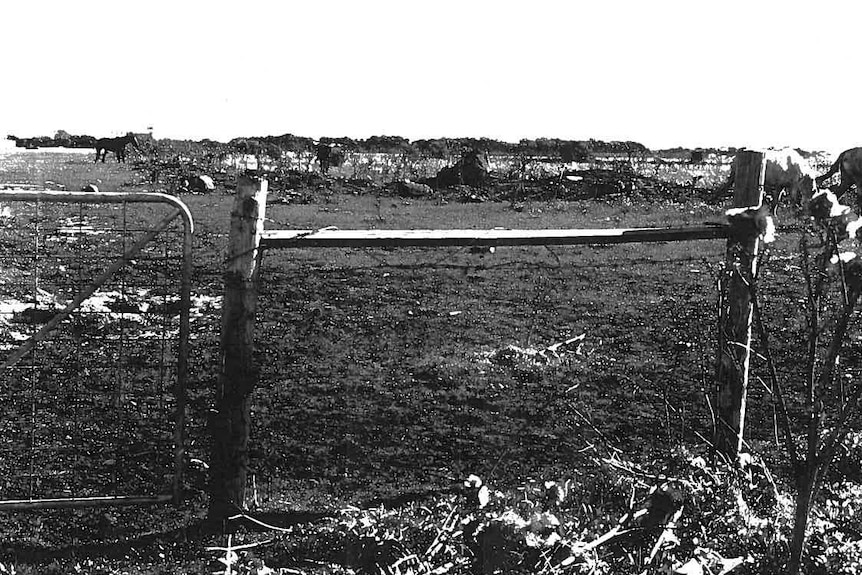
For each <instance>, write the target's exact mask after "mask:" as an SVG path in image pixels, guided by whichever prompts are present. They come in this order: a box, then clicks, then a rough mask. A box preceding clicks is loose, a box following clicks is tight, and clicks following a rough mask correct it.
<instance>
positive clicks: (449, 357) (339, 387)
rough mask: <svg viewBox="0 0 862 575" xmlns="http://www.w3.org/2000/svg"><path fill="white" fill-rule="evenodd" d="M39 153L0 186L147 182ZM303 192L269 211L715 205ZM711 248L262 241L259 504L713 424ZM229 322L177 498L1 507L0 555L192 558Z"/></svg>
mask: <svg viewBox="0 0 862 575" xmlns="http://www.w3.org/2000/svg"><path fill="white" fill-rule="evenodd" d="M40 161H42V160H40ZM46 162H47V160H46ZM37 165H38V166H41V167H36V168H34V167H33V166H32V165H31V166H30V167H25V166H22V165H21V164H20V163H16V164H14V165H13V166H11V167H8V166H7V169H6V171H5V172H3V171H0V178H2V179H0V183H12V182H16V181H20V180H26V183H31V184H36V185H39V184H42V185H45V181H46V180H50V181H60V180H61V179H62V178H63V177H64V176H63V173H66V175H65V177H66V179H67V180H69V183H68V184H67V185H69V186H70V187H69V189H72V188H71V186H75V185H78V184H80V183H81V182H83V181H86V180H88V179H95V177H96V176H100V177H101V179H102V180H103V181H105V182H111V184H108V185H106V187H111V186H114V187H116V188H117V189H121V188H122V189H152V187H151V184H149V183H148V182H147V181H146V175H145V174H139V173H136V172H134V171H132V170H129V169H127V168H125V167H119V166H116V165H109V167H104V166H101V165H99V166H95V167H92V166H91V165H90V164H89V160H88V159H87V158H86V157H82V158H76V157H71V158H65V157H64V159H63V161H62V162H61V163H59V164H55V165H54V167H53V168H51V167H50V166H48V164H44V163H43V164H38V163H37ZM52 170H54V173H51V171H52ZM58 170H59V171H60V172H61V173H60V174H57V173H56V172H57V171H58ZM92 170H101V171H102V172H98V173H97V172H94V171H92ZM49 174H50V175H49ZM61 183H62V182H61ZM490 192H491V193H488V194H486V195H487V196H493V195H494V194H493V190H491V191H490ZM297 194H298V196H297V197H301V198H303V202H302V203H301V204H300V203H290V202H289V201H284V196H283V194H282V195H279V194H277V193H274V194H273V200H274V202H273V203H272V204H271V205H270V206H269V207H268V213H267V216H268V218H269V221H268V223H267V227H268V228H292V229H309V228H310V229H313V228H320V227H324V226H329V225H337V226H339V227H341V228H349V227H355V228H367V227H380V228H422V227H429V228H431V227H493V226H494V225H502V226H505V227H513V228H514V227H548V228H554V227H623V226H647V225H672V224H676V223H701V222H704V221H721V219H722V217H721V209H722V208H721V206H716V205H709V204H706V203H704V202H703V201H701V200H700V199H698V198H691V199H683V200H680V199H678V198H673V199H661V198H658V197H656V196H655V193H654V190H652V189H650V193H649V194H640V195H638V194H635V196H634V197H628V196H626V195H625V194H616V195H614V196H612V197H609V198H598V199H580V200H574V201H562V200H561V199H559V198H557V199H553V198H552V199H548V198H542V199H539V200H533V199H529V198H528V199H526V201H525V202H524V203H522V202H515V201H512V200H511V199H508V200H501V201H490V200H488V201H482V202H476V203H466V202H455V201H447V200H446V199H445V198H443V199H441V198H439V197H438V198H429V199H422V198H402V197H393V196H392V195H391V194H389V193H383V192H382V191H378V192H375V191H373V190H372V191H367V190H357V189H355V187H350V186H347V185H346V184H344V183H339V182H335V183H334V184H333V185H331V186H330V185H327V184H326V183H325V182H324V188H323V189H322V190H321V189H319V188H314V189H300V190H298V191H297ZM309 198H311V201H309ZM183 199H184V200H186V201H187V202H188V205H189V207H190V209H191V210H192V213H193V214H194V217H195V220H196V226H197V231H196V237H195V249H196V253H197V255H196V258H195V271H194V278H193V291H194V292H195V293H197V294H200V295H206V296H213V297H217V296H219V295H221V293H222V291H223V286H222V284H221V265H222V258H223V253H224V249H225V242H226V238H227V230H228V225H227V222H228V219H229V214H230V209H231V205H232V201H233V199H232V197H231V190H229V189H224V188H221V189H217V190H216V191H215V192H214V193H212V194H210V195H189V196H187V197H184V198H183ZM791 245H792V242H791V240H789V239H788V240H787V243H785V244H783V245H779V246H777V247H776V254H777V255H776V261H778V262H779V263H781V265H779V266H778V267H777V268H776V269H775V271H771V272H770V273H772V274H775V275H776V276H780V275H781V274H788V275H789V274H792V273H794V268H793V262H792V261H791V260H782V258H783V257H785V256H784V255H783V253H784V252H782V250H786V249H788V247H789V246H791ZM723 254H724V246H723V242H721V241H701V242H691V243H688V244H665V243H659V244H651V245H624V246H611V247H601V246H593V247H589V246H585V247H576V248H553V249H551V248H500V249H498V250H496V251H495V252H494V253H489V252H480V251H476V250H472V251H471V250H470V249H466V248H465V249H455V248H441V249H434V250H425V249H405V250H398V251H394V250H360V249H354V250H350V249H333V250H319V249H317V250H316V249H308V250H281V251H272V252H268V253H266V254H265V256H264V267H263V274H262V281H261V285H260V308H259V314H258V320H257V321H258V325H257V332H256V348H257V349H256V354H257V355H256V357H257V360H258V364H259V366H260V369H261V378H260V379H261V382H260V386H259V388H258V390H257V391H256V392H255V395H254V402H253V415H252V420H253V432H252V439H251V447H250V449H251V459H252V469H251V471H252V481H251V486H250V490H249V493H248V503H249V505H250V506H251V507H252V508H254V509H257V510H259V511H261V512H267V513H269V514H270V515H269V516H270V517H272V519H273V521H283V522H290V521H295V520H296V519H297V518H302V517H315V516H318V515H323V514H331V513H335V512H337V510H339V509H342V508H344V507H346V506H358V507H366V506H374V505H377V504H380V503H381V502H387V503H390V504H393V503H398V502H403V501H407V500H411V499H418V498H422V497H426V496H429V495H432V496H433V495H435V494H436V495H439V494H445V493H449V492H452V491H453V490H455V489H457V488H458V486H459V485H461V483H462V482H463V480H464V478H465V477H467V476H468V475H470V474H476V475H478V476H480V477H482V478H485V479H486V480H487V481H492V482H493V483H494V484H495V485H497V486H499V487H500V488H513V489H514V488H517V486H518V485H520V484H523V483H524V482H525V481H528V480H531V479H532V480H545V479H554V480H565V479H567V478H578V477H586V476H589V475H595V473H596V469H595V468H594V466H593V465H592V463H591V462H592V461H593V460H594V459H593V458H594V456H595V455H596V454H597V453H610V452H614V451H616V450H618V451H619V452H625V453H626V454H628V455H629V456H631V457H634V458H636V459H638V460H644V461H649V460H653V461H654V460H656V459H657V458H658V459H660V458H661V457H662V454H664V453H666V452H667V451H668V449H669V448H670V447H671V446H673V445H678V444H686V443H688V444H701V445H703V442H704V440H705V439H706V438H709V437H710V436H711V433H712V432H711V424H710V422H711V417H710V402H709V398H710V394H711V392H712V383H711V381H712V379H711V378H712V373H713V370H714V345H715V342H714V336H715V329H716V328H715V325H716V311H715V310H716V291H715V280H716V277H717V274H718V271H717V270H718V264H719V262H720V261H721V258H722V257H723ZM782 266H783V267H782ZM776 285H781V283H780V282H776ZM787 289H789V288H786V287H779V288H776V290H777V291H776V292H774V294H775V295H776V297H775V298H774V300H770V301H775V302H778V301H787V298H786V297H782V298H778V297H777V296H778V295H782V296H784V295H786V293H781V292H784V291H786V290H787ZM773 312H774V313H775V317H776V318H777V321H778V324H779V326H780V327H779V328H778V329H777V331H776V334H777V339H778V340H779V341H782V340H783V341H785V342H792V341H793V339H794V338H795V337H796V334H795V332H794V331H793V325H794V324H793V315H794V314H793V311H792V310H789V309H787V308H786V307H785V304H776V307H774V308H773ZM219 326H220V316H219V310H218V309H217V308H214V309H211V310H209V311H208V312H207V314H205V315H204V317H203V318H201V320H200V321H199V322H198V323H197V324H196V331H195V333H194V334H193V341H192V355H191V359H190V370H191V372H190V379H191V381H190V397H189V442H188V446H187V455H188V459H189V462H192V461H194V462H195V463H190V464H189V470H188V474H187V479H186V481H187V501H186V503H185V504H184V505H183V506H182V507H181V508H180V509H173V508H152V509H147V510H145V511H138V510H134V509H122V510H109V511H96V512H87V511H74V512H69V511H50V512H38V513H36V512H33V513H23V514H18V515H11V516H10V515H0V528H2V529H3V531H4V532H5V533H7V537H6V538H5V540H4V542H3V543H2V546H0V551H2V555H5V556H6V557H7V558H10V557H11V558H13V559H15V560H16V561H19V562H20V561H26V562H29V561H33V562H36V563H42V564H47V563H50V562H51V561H60V564H62V565H67V564H68V563H65V562H66V561H68V560H69V558H70V557H72V558H74V559H75V560H80V559H81V558H82V557H87V556H90V557H91V558H92V557H94V556H95V557H102V558H104V559H105V560H108V559H109V558H110V557H112V556H113V554H116V555H117V557H118V559H117V560H121V562H122V561H126V562H133V563H134V562H138V563H140V564H143V563H146V562H147V561H151V562H153V563H154V564H159V563H160V562H164V561H165V559H164V556H165V554H167V555H168V556H169V557H171V558H172V559H173V560H175V561H182V560H189V556H192V555H195V554H197V553H199V547H194V546H192V547H188V546H184V545H182V544H180V542H181V541H184V540H185V539H186V537H188V536H189V529H191V528H192V527H190V526H194V525H196V523H197V521H198V520H199V519H200V518H201V516H202V513H203V511H204V505H205V497H204V490H205V487H206V479H207V476H206V471H205V462H206V461H207V460H208V459H209V452H208V438H207V437H208V436H207V419H208V416H209V410H210V408H211V405H212V402H211V400H212V389H213V384H214V382H215V380H216V378H217V376H218V365H217V364H218V361H217V359H218V338H219ZM792 355H793V351H792V349H790V348H789V347H788V348H782V351H780V352H779V360H780V361H781V362H782V365H783V366H784V367H786V368H787V369H789V370H792V369H793V367H792V364H793V361H792ZM751 395H752V409H751V410H750V412H749V417H750V419H749V426H750V427H749V429H750V430H751V437H752V438H753V439H758V440H769V439H770V437H771V434H772V427H771V426H772V412H771V408H768V407H766V406H765V405H763V404H762V403H759V401H760V400H762V398H763V391H762V390H761V389H752V394H751ZM70 528H71V529H73V531H72V532H70V530H69V529H70ZM109 533H110V536H109V539H110V541H106V535H107V534H109ZM121 541H122V542H125V543H124V544H123V545H119V544H118V542H121ZM111 544H113V545H115V551H109V548H110V545H111ZM118 545H119V546H118ZM160 549H161V550H160ZM160 554H161V557H160ZM0 573H2V571H0Z"/></svg>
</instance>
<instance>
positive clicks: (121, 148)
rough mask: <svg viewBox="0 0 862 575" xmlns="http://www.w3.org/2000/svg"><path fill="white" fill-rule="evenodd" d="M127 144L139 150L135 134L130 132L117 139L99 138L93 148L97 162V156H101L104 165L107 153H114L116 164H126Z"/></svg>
mask: <svg viewBox="0 0 862 575" xmlns="http://www.w3.org/2000/svg"><path fill="white" fill-rule="evenodd" d="M128 144H131V145H133V146H134V147H136V148H140V147H141V146H140V144H138V139H137V138H136V137H135V134H133V133H132V132H129V133H127V134H126V135H125V136H120V137H119V138H100V139H98V140H96V144H95V148H96V160H95V161H94V163H95V162H98V161H99V154H101V156H102V163H103V164H104V163H105V156H107V155H108V152H114V155H115V156H116V157H117V162H122V163H125V162H126V146H127V145H128Z"/></svg>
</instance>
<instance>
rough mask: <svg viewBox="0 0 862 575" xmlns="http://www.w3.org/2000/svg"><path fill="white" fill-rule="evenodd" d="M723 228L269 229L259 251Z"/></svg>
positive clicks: (638, 236)
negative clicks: (264, 249)
mask: <svg viewBox="0 0 862 575" xmlns="http://www.w3.org/2000/svg"><path fill="white" fill-rule="evenodd" d="M727 231H728V227H727V226H726V225H723V224H716V225H707V226H684V227H675V228H608V229H569V230H565V229H562V230H561V229H556V230H509V229H491V230H338V229H329V228H323V229H320V230H269V231H264V232H263V234H262V236H261V242H260V245H261V247H263V248H299V247H320V248H323V247H330V248H335V247H351V248H352V247H406V246H417V247H436V246H537V245H549V246H551V245H556V246H567V245H579V244H621V243H638V242H680V241H691V240H714V239H726V238H727Z"/></svg>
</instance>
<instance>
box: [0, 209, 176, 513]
mask: <svg viewBox="0 0 862 575" xmlns="http://www.w3.org/2000/svg"><path fill="white" fill-rule="evenodd" d="M0 205H2V212H0V217H2V222H0V364H2V369H0V393H2V395H3V397H4V400H3V406H4V407H3V410H2V416H0V509H4V508H10V507H11V508H15V507H26V506H29V505H42V506H45V505H52V506H53V505H94V504H99V503H112V504H116V503H128V502H139V501H140V502H150V501H161V500H168V499H171V498H173V497H177V496H178V486H179V480H180V471H181V461H182V438H183V432H182V422H183V412H184V386H185V365H186V355H187V343H186V341H187V338H188V314H189V293H188V292H189V278H188V273H189V270H190V248H191V231H192V230H191V219H190V218H189V217H188V211H187V210H186V209H185V206H183V205H182V204H181V203H179V202H177V201H176V200H175V199H173V198H169V197H168V196H162V195H161V194H71V193H64V194H46V193H41V194H40V193H33V192H31V193H17V194H16V193H6V192H4V193H2V194H0ZM34 501H36V502H35V503H34Z"/></svg>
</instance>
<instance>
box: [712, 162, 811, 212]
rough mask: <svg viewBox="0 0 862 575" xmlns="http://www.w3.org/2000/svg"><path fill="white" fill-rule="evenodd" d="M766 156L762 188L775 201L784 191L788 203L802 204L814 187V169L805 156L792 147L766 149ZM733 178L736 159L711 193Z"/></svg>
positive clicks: (723, 189) (720, 190) (727, 185)
mask: <svg viewBox="0 0 862 575" xmlns="http://www.w3.org/2000/svg"><path fill="white" fill-rule="evenodd" d="M763 155H764V159H765V160H766V172H765V173H764V175H763V189H764V191H765V192H767V193H769V194H772V195H773V197H774V198H775V201H774V203H775V204H776V205H777V204H778V201H779V199H780V198H781V196H782V195H783V194H787V195H788V197H789V198H790V203H791V204H792V205H794V206H797V207H801V206H805V205H807V203H808V202H809V200H811V196H813V195H814V193H815V192H816V191H817V184H816V182H815V175H814V170H813V169H812V168H811V166H810V165H809V164H808V160H806V159H805V158H803V157H802V155H801V154H800V153H799V152H797V151H796V150H794V149H793V148H781V149H778V150H773V149H769V150H766V151H765V152H763ZM735 179H736V163H735V162H734V164H733V165H732V166H731V167H730V177H729V178H728V179H727V182H725V183H724V184H722V185H721V186H720V187H719V188H718V190H716V193H715V195H714V197H715V198H718V197H720V196H722V195H724V194H725V193H727V191H728V190H729V189H730V188H731V187H732V186H733V182H734V180H735Z"/></svg>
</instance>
